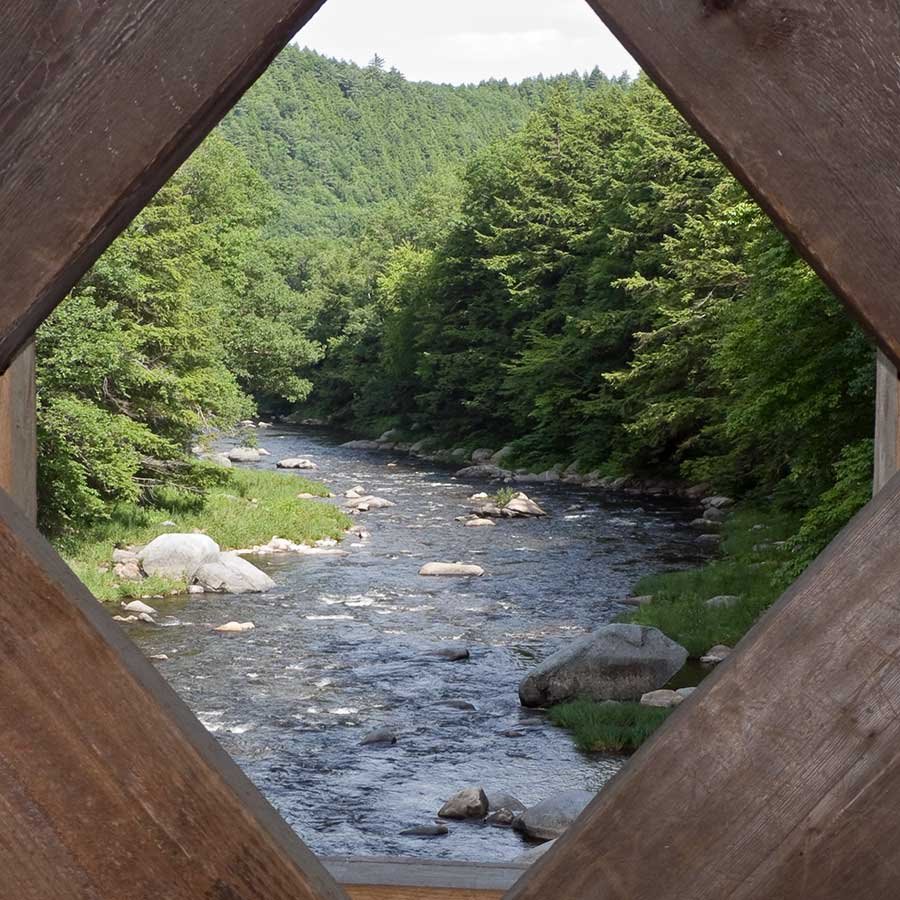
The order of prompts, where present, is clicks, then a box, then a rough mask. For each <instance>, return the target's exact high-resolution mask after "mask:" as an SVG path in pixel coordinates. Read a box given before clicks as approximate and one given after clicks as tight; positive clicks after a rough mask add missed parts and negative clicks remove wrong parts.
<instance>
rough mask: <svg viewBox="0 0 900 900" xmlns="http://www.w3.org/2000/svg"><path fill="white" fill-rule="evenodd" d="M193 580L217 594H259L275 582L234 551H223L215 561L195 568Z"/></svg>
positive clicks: (271, 586) (267, 589) (269, 588)
mask: <svg viewBox="0 0 900 900" xmlns="http://www.w3.org/2000/svg"><path fill="white" fill-rule="evenodd" d="M194 580H195V581H196V582H197V584H199V585H201V586H202V587H203V588H204V589H205V590H207V591H211V592H213V593H217V594H261V593H263V592H264V591H269V590H271V589H272V588H273V587H275V582H274V581H272V579H271V578H269V576H268V575H266V573H265V572H263V571H262V569H257V568H256V566H254V565H253V563H250V562H247V560H246V559H241V557H240V556H238V555H237V554H236V553H223V554H221V556H220V557H219V558H218V559H217V560H216V561H215V562H210V563H204V564H203V565H202V566H200V568H199V569H197V573H196V574H195V575H194Z"/></svg>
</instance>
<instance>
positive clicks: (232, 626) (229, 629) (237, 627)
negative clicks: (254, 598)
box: [215, 622, 256, 634]
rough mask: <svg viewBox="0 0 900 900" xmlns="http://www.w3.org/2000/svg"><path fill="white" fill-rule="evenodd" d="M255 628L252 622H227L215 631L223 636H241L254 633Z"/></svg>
mask: <svg viewBox="0 0 900 900" xmlns="http://www.w3.org/2000/svg"><path fill="white" fill-rule="evenodd" d="M254 628H256V626H255V625H254V624H253V623H252V622H226V623H225V624H224V625H220V626H219V627H218V628H216V629H215V630H216V631H221V632H222V633H223V634H229V633H231V634H240V633H241V632H244V631H252V630H253V629H254Z"/></svg>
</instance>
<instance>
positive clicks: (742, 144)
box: [588, 0, 900, 365]
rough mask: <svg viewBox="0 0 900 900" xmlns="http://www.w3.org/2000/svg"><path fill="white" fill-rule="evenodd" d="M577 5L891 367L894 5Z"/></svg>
mask: <svg viewBox="0 0 900 900" xmlns="http://www.w3.org/2000/svg"><path fill="white" fill-rule="evenodd" d="M588 2H589V3H590V5H591V6H592V7H594V9H595V10H596V11H597V12H598V13H599V14H600V16H601V17H602V18H603V19H604V20H605V21H606V23H607V24H608V25H609V27H610V28H611V29H612V31H613V32H614V33H615V34H616V35H617V36H618V37H619V39H620V40H621V41H622V42H623V43H624V44H625V45H626V47H628V49H629V50H630V51H631V52H632V54H633V55H634V56H635V57H636V58H637V59H638V61H639V62H640V63H641V65H642V66H643V67H644V69H645V70H646V71H647V72H648V73H649V74H650V75H651V77H652V78H653V80H654V81H656V83H657V84H658V85H659V86H660V87H661V88H662V89H663V90H664V91H665V92H666V94H667V95H668V96H669V98H670V99H671V100H672V101H673V102H674V103H675V105H676V106H677V107H678V108H679V109H680V110H681V112H682V113H683V114H684V115H685V116H686V117H687V118H688V120H689V121H691V122H692V123H693V124H694V125H695V127H696V128H697V129H698V131H700V133H701V134H702V135H703V136H704V137H705V138H706V140H707V141H708V142H709V143H710V145H711V146H712V147H713V149H714V150H716V152H717V153H718V154H719V156H720V157H721V158H722V159H723V160H724V161H725V163H726V164H727V165H728V166H729V167H730V168H731V169H732V171H733V172H734V173H735V174H736V175H737V176H738V178H740V179H741V181H743V182H744V184H745V185H747V187H748V188H749V189H750V190H751V192H752V193H753V194H754V195H755V196H756V198H757V199H758V200H759V201H760V202H761V203H762V205H763V206H764V207H765V209H766V210H767V211H768V213H769V214H770V215H771V216H772V218H773V219H774V220H775V222H776V223H777V224H778V225H779V226H780V227H781V228H782V230H783V231H784V232H785V233H786V234H787V235H788V236H789V237H790V238H791V239H792V241H793V242H794V244H795V246H797V248H798V249H799V250H800V252H801V253H803V255H804V256H805V257H806V258H807V259H808V260H809V262H810V263H811V264H812V265H813V267H814V268H815V269H816V271H817V272H818V273H819V274H820V275H821V276H822V277H823V278H824V279H825V281H826V282H827V283H828V284H829V285H830V286H831V288H832V289H833V290H834V291H835V293H836V294H837V295H838V296H840V297H841V298H842V299H843V301H844V302H845V304H846V305H847V306H848V308H849V309H850V311H851V312H852V313H853V315H854V316H855V317H856V318H857V319H858V320H859V321H860V322H861V323H862V324H863V325H864V326H865V327H866V328H867V329H868V331H869V332H870V333H871V334H872V335H873V336H875V338H876V340H877V341H878V343H879V344H880V346H881V347H882V349H883V350H884V351H885V353H886V354H887V355H888V357H889V358H890V359H891V360H892V362H893V363H894V364H895V365H897V364H898V363H900V303H898V302H897V284H898V281H900V187H898V185H900V141H898V140H897V134H896V123H897V122H898V121H900V77H898V73H900V70H898V67H897V59H896V52H897V43H898V39H897V35H898V33H900V4H898V3H893V2H885V0H790V2H785V0H588Z"/></svg>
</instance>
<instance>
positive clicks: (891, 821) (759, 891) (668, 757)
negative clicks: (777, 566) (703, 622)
mask: <svg viewBox="0 0 900 900" xmlns="http://www.w3.org/2000/svg"><path fill="white" fill-rule="evenodd" d="M898 551H900V475H898V476H896V477H894V478H893V479H892V481H891V482H890V483H889V484H888V485H887V486H886V487H885V488H884V489H883V490H882V491H881V493H880V494H879V495H878V496H877V497H876V498H875V499H874V500H872V501H871V503H870V504H869V505H868V506H867V507H866V509H865V510H864V511H863V512H862V513H860V514H859V515H858V516H857V517H856V518H855V519H854V520H853V522H851V524H850V525H849V526H848V527H847V528H846V529H845V530H844V532H843V533H842V534H841V535H840V536H839V537H838V538H837V539H836V540H835V541H834V543H833V544H832V545H831V546H830V547H829V548H828V549H827V550H826V551H825V553H824V554H823V555H822V556H821V558H820V559H819V560H817V561H816V562H815V563H814V564H813V566H812V567H811V568H810V569H809V570H808V571H807V572H806V573H805V574H804V575H803V576H802V577H801V578H800V579H799V580H798V581H797V583H796V584H795V585H794V586H793V587H792V588H791V589H790V590H789V591H788V592H787V593H786V594H785V596H784V597H782V599H781V600H780V601H779V602H778V603H777V604H776V606H775V607H773V609H772V610H770V611H769V613H767V614H766V616H765V617H764V618H763V619H762V620H761V621H760V622H759V623H758V624H757V626H756V627H755V628H754V629H753V631H752V632H751V633H750V634H749V635H748V636H747V637H746V638H745V639H744V640H743V641H742V642H741V644H740V646H739V652H738V653H737V654H734V655H733V656H732V657H731V658H729V659H728V660H727V661H726V662H725V663H724V664H722V665H721V666H720V667H719V668H718V669H717V671H716V672H715V673H714V674H713V675H711V676H710V677H708V678H707V679H706V681H704V683H703V685H702V686H701V687H700V688H699V690H698V691H697V692H696V693H695V694H694V695H693V696H692V697H691V698H690V699H689V700H688V701H687V702H685V703H683V704H682V705H681V707H680V708H679V709H678V710H677V711H676V712H675V713H674V714H673V715H672V716H671V718H670V719H669V720H668V721H667V723H666V725H665V726H663V728H662V729H661V730H660V732H659V733H658V734H657V736H656V737H655V738H654V739H652V740H651V741H649V742H648V743H647V744H646V745H645V746H644V748H643V749H642V750H641V751H640V752H639V753H638V754H637V755H636V756H635V757H634V758H633V759H632V760H631V761H630V762H629V764H628V766H627V767H626V768H625V769H624V771H623V772H622V773H621V774H620V775H619V776H618V777H617V778H616V779H615V780H614V781H613V783H612V784H611V785H609V786H608V787H607V788H605V789H604V790H603V791H602V792H601V793H600V795H599V797H598V798H597V799H596V800H595V801H594V803H593V804H592V805H591V806H590V807H589V808H588V810H587V811H586V813H585V815H584V816H583V817H582V819H580V820H579V822H578V823H577V825H576V826H575V827H574V828H573V829H572V830H571V831H570V832H569V833H568V834H567V835H566V836H565V837H564V838H563V839H562V840H561V841H560V843H559V845H558V846H556V847H554V848H553V850H551V851H550V853H548V854H547V855H546V856H545V857H544V858H543V859H542V860H541V861H540V862H539V863H538V864H537V866H536V867H535V868H534V869H533V870H532V871H531V872H529V874H528V875H527V876H526V877H525V878H523V879H522V882H521V883H520V884H519V885H518V886H517V887H515V888H513V889H512V891H511V892H510V893H509V894H508V897H509V898H510V900H546V898H548V897H553V898H559V900H593V898H597V900H601V898H602V900H749V898H759V900H763V898H765V900H782V898H783V900H796V898H816V900H846V898H847V897H851V896H857V897H866V898H888V897H894V896H896V893H897V879H898V877H900V875H898V872H900V850H898V849H897V848H898V847H900V816H898V815H897V810H898V809H900V700H898V698H900V592H898V584H900V552H898Z"/></svg>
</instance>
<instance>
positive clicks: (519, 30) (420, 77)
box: [295, 0, 637, 84]
mask: <svg viewBox="0 0 900 900" xmlns="http://www.w3.org/2000/svg"><path fill="white" fill-rule="evenodd" d="M295 40H296V43H298V44H299V45H300V46H301V47H303V46H307V47H311V48H312V49H313V50H318V51H319V52H320V53H324V54H325V55H326V56H335V57H337V58H338V59H349V60H352V61H353V62H356V63H359V64H360V65H365V64H366V63H368V61H369V60H370V59H371V58H372V56H373V55H374V54H375V53H378V54H379V56H382V57H384V59H385V60H386V61H387V65H388V66H396V67H397V68H398V69H399V70H400V71H401V72H402V73H403V74H404V75H405V76H406V77H407V78H408V79H410V80H413V81H437V82H451V83H452V84H462V83H466V82H473V81H481V80H482V79H485V78H491V77H496V78H508V79H509V80H510V81H520V80H521V79H522V78H525V77H527V76H529V75H537V74H538V73H541V72H542V73H543V74H545V75H555V74H558V73H560V72H571V71H572V70H573V69H578V70H579V71H583V70H590V69H593V67H594V66H595V65H597V66H599V67H600V68H601V69H602V70H603V71H604V72H606V73H607V74H608V75H619V74H620V73H621V72H623V71H625V70H628V71H629V72H631V73H632V74H634V73H635V72H636V71H637V65H636V64H635V62H634V60H633V59H632V58H631V57H630V56H629V55H628V54H627V53H626V52H625V50H624V49H623V48H622V47H621V46H620V44H619V43H618V41H617V40H616V39H615V38H614V37H613V36H612V35H611V34H610V33H609V31H607V29H606V27H605V26H604V25H603V24H602V23H601V21H600V20H599V19H598V18H597V16H596V15H595V14H594V12H593V11H592V10H591V9H590V7H588V5H587V3H586V2H585V0H453V2H446V0H328V2H327V3H326V4H325V5H324V6H323V7H322V9H321V10H319V12H318V13H316V15H315V16H314V17H313V19H312V21H311V22H310V23H309V24H308V25H307V26H306V27H305V28H304V29H303V30H302V31H301V32H300V33H299V34H298V35H297V37H296V38H295Z"/></svg>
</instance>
